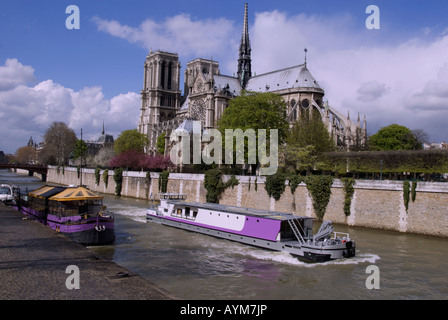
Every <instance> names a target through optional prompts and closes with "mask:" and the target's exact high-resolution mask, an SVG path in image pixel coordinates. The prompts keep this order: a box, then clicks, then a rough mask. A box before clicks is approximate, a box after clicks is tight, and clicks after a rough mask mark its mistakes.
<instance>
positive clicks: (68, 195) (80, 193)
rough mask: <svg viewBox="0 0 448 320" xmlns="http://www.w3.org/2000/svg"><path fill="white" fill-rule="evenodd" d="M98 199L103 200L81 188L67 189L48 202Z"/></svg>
mask: <svg viewBox="0 0 448 320" xmlns="http://www.w3.org/2000/svg"><path fill="white" fill-rule="evenodd" d="M99 199H103V197H101V196H99V195H97V194H95V193H93V192H92V191H90V190H88V189H86V188H83V187H77V188H67V189H65V190H64V191H62V192H61V193H58V194H56V195H54V196H53V197H51V198H50V200H55V201H73V200H99Z"/></svg>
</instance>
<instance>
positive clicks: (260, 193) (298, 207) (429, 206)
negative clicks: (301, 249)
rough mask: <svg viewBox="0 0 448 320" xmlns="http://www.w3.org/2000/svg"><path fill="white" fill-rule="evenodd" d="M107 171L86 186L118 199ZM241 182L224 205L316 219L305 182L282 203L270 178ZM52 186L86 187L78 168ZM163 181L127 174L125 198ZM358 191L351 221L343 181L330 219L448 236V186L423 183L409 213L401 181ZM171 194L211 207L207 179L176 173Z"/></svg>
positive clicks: (154, 190) (370, 183)
mask: <svg viewBox="0 0 448 320" xmlns="http://www.w3.org/2000/svg"><path fill="white" fill-rule="evenodd" d="M58 171H59V172H58ZM103 172H104V171H103V170H102V171H101V172H100V181H99V184H98V185H97V184H96V183H95V170H94V169H83V172H82V183H83V184H84V185H87V186H89V187H90V189H91V190H94V191H97V192H102V193H108V194H114V193H115V181H114V178H113V174H114V173H113V171H112V170H109V178H108V184H107V187H106V185H105V183H104V181H103ZM227 178H228V177H227ZM237 178H238V180H239V181H240V183H239V185H237V186H235V187H233V188H232V187H230V188H228V189H227V190H226V191H225V192H224V193H223V195H222V198H221V201H220V203H222V204H227V205H236V206H241V207H250V208H257V209H269V210H276V211H286V212H293V213H294V214H296V215H305V216H310V217H316V215H315V213H314V209H313V204H312V199H311V196H310V195H309V193H308V189H307V187H306V185H305V184H304V183H301V184H300V185H299V186H298V187H297V189H296V190H295V192H294V194H292V193H291V189H290V188H289V186H286V190H285V192H284V193H283V195H282V197H281V198H280V200H279V201H275V200H274V199H273V198H270V197H269V196H268V195H267V192H266V190H265V188H264V181H265V180H264V177H258V178H257V181H256V185H257V186H255V177H253V176H252V177H249V176H237ZM225 179H226V178H225ZM47 181H48V182H54V183H58V184H64V185H70V184H75V185H78V184H79V183H80V179H79V178H78V173H77V169H76V168H65V169H64V170H62V169H60V170H57V168H56V167H50V168H49V170H48V176H47ZM158 181H159V173H156V172H151V174H150V179H148V178H147V177H146V173H145V172H133V171H124V172H123V182H122V192H121V195H122V196H126V197H134V198H140V199H141V198H143V199H146V198H149V197H150V196H151V195H152V196H153V197H156V196H157V194H158ZM354 189H355V193H354V195H353V198H352V202H351V208H350V215H349V216H346V215H345V214H344V210H343V208H344V198H345V192H344V189H343V185H342V183H341V182H340V181H339V180H338V179H335V180H334V182H333V185H332V190H331V198H330V202H329V204H328V207H327V211H326V213H325V216H324V219H325V220H332V221H333V222H334V223H338V224H345V225H349V226H361V227H367V228H376V229H386V230H394V231H400V232H409V233H418V234H427V235H434V236H442V237H448V183H443V182H418V184H417V190H416V191H417V192H416V199H415V201H414V202H413V201H412V200H410V201H409V206H408V210H406V208H405V204H404V200H403V182H401V181H389V180H381V181H378V180H356V183H355V185H354ZM167 191H168V192H180V193H185V194H187V195H188V198H187V200H188V201H192V202H205V195H206V192H207V191H206V190H205V188H204V175H203V174H179V173H171V174H170V176H169V182H168V190H167Z"/></svg>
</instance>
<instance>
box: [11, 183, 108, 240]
mask: <svg viewBox="0 0 448 320" xmlns="http://www.w3.org/2000/svg"><path fill="white" fill-rule="evenodd" d="M13 207H15V208H16V209H17V210H18V211H20V212H22V213H23V214H25V215H26V216H27V217H29V218H31V219H34V220H37V221H39V222H41V223H42V224H44V225H46V226H48V227H49V228H50V229H53V230H55V231H57V232H61V233H63V234H64V235H65V236H67V237H68V238H70V239H72V240H73V241H75V242H77V243H81V244H84V245H104V244H111V243H113V242H114V240H115V231H114V217H113V215H112V214H111V213H109V212H106V211H105V210H106V207H105V206H104V205H103V197H101V196H99V195H97V194H95V193H93V192H92V191H90V190H89V189H87V188H86V187H83V186H78V187H74V186H68V187H63V186H61V187H60V186H43V187H41V188H38V189H36V190H34V191H32V192H29V193H28V194H20V191H19V190H17V191H16V195H15V203H14V205H13Z"/></svg>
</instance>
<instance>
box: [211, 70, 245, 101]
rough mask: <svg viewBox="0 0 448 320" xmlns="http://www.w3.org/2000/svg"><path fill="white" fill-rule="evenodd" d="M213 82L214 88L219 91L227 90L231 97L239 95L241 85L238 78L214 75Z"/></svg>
mask: <svg viewBox="0 0 448 320" xmlns="http://www.w3.org/2000/svg"><path fill="white" fill-rule="evenodd" d="M213 80H214V82H215V87H216V88H217V89H218V91H219V90H226V89H227V90H228V91H229V92H230V93H231V94H233V95H236V96H238V95H240V93H241V84H240V82H239V81H238V78H236V77H231V76H224V75H221V74H219V75H214V76H213Z"/></svg>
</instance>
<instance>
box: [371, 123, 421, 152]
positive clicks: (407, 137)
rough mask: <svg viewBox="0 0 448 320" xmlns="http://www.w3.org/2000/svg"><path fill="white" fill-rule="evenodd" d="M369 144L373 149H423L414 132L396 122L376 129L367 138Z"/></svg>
mask: <svg viewBox="0 0 448 320" xmlns="http://www.w3.org/2000/svg"><path fill="white" fill-rule="evenodd" d="M369 145H370V149H371V150H373V151H390V150H420V149H423V146H422V143H421V142H419V140H418V139H417V138H416V136H415V134H414V133H413V132H412V131H411V130H410V129H408V128H406V127H404V126H401V125H398V124H391V125H389V126H387V127H383V128H381V129H380V130H378V132H377V133H375V134H374V135H372V136H371V137H370V138H369Z"/></svg>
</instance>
